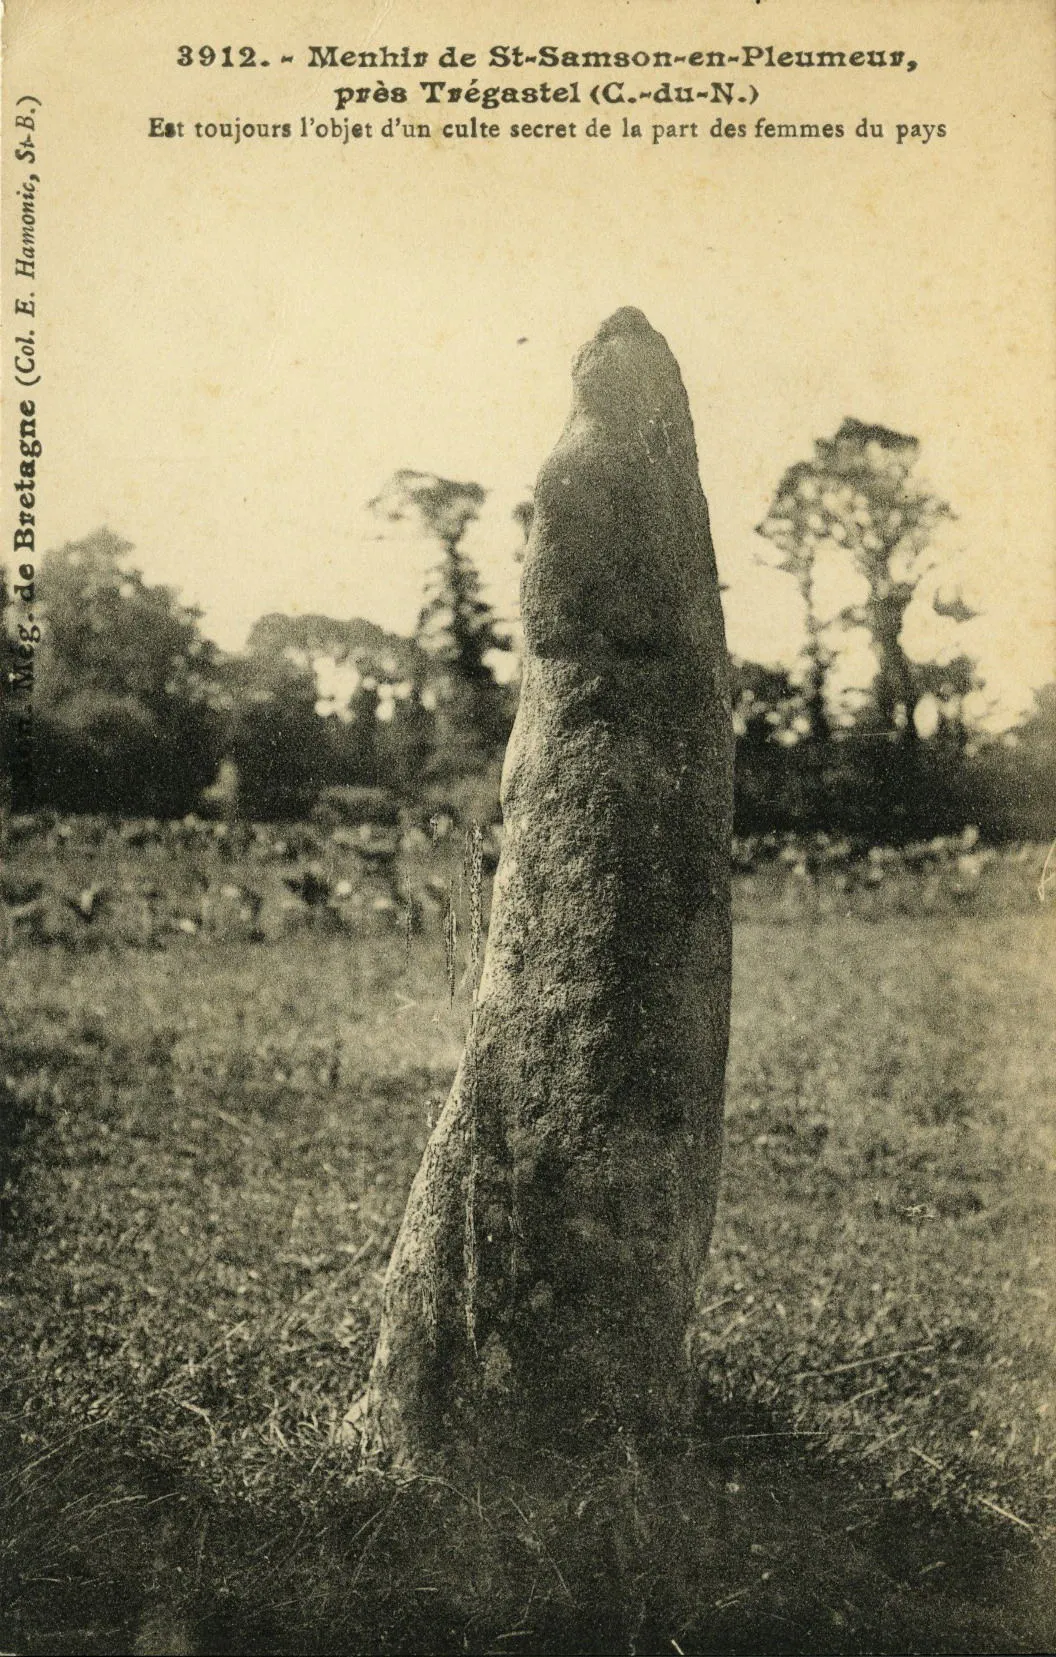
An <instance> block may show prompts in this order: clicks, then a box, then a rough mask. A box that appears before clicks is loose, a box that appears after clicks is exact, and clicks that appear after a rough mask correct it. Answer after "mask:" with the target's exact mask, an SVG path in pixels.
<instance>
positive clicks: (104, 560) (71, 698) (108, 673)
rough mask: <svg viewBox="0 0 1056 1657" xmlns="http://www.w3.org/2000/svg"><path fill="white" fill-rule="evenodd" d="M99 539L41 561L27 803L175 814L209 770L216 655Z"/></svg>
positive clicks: (115, 548)
mask: <svg viewBox="0 0 1056 1657" xmlns="http://www.w3.org/2000/svg"><path fill="white" fill-rule="evenodd" d="M131 550H132V549H131V547H130V546H129V544H128V543H127V542H125V541H122V540H120V539H119V538H118V537H117V536H116V535H113V534H112V533H111V532H110V531H109V530H106V529H102V530H99V531H97V532H96V533H95V534H94V535H90V536H88V537H86V538H85V539H84V540H82V541H75V542H70V543H68V544H67V545H66V546H63V547H60V548H58V549H57V550H55V551H52V552H49V553H46V554H45V556H44V558H43V559H42V560H41V564H40V568H39V571H38V577H37V588H38V595H39V600H40V605H39V609H40V613H41V615H42V617H43V622H42V627H43V639H42V643H41V646H40V650H39V654H38V662H39V672H38V675H37V691H36V697H37V714H38V717H39V720H40V722H41V749H42V752H41V755H40V764H39V767H38V794H39V796H40V797H41V798H42V799H45V798H46V799H47V801H48V802H49V803H51V804H55V805H60V806H63V807H65V808H67V809H71V810H94V811H100V810H101V811H106V810H124V811H136V812H148V813H151V814H154V815H158V816H163V815H173V814H178V813H181V812H183V811H186V810H188V809H189V808H190V806H191V805H192V804H193V803H194V802H195V800H196V799H197V797H198V794H199V793H200V791H201V789H202V788H203V787H204V786H205V784H206V783H207V782H208V781H209V780H210V777H211V776H212V775H213V773H214V772H215V769H216V763H217V757H218V747H217V742H218V727H217V721H216V712H215V706H214V698H213V689H214V682H215V671H216V651H215V648H214V647H213V646H212V645H211V644H210V643H209V642H208V641H207V640H206V639H204V638H203V637H202V635H201V633H200V631H199V626H198V622H199V612H198V611H197V610H194V609H191V608H188V607H187V606H185V605H183V604H181V603H180V602H179V600H178V598H177V596H176V594H175V593H174V592H173V591H172V590H171V589H170V588H168V587H164V586H152V585H150V584H148V583H147V582H146V581H145V580H144V578H143V576H142V574H141V573H140V571H139V570H137V569H134V568H132V567H130V566H129V565H128V564H127V562H126V559H127V555H128V553H129V552H131Z"/></svg>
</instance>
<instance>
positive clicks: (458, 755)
mask: <svg viewBox="0 0 1056 1657" xmlns="http://www.w3.org/2000/svg"><path fill="white" fill-rule="evenodd" d="M485 499H486V492H485V490H484V489H482V488H481V486H480V485H479V484H478V483H457V482H454V481H453V480H452V479H450V478H441V477H436V476H435V475H433V474H432V473H425V472H414V471H408V470H404V471H399V472H396V473H395V474H394V476H393V477H392V478H391V479H390V480H389V482H388V483H387V484H386V486H385V488H384V489H383V490H382V492H381V494H380V495H378V496H377V497H376V498H375V499H374V500H372V501H371V502H370V503H369V504H370V507H371V510H372V511H374V512H376V513H378V514H379V515H381V516H384V517H386V518H388V519H389V520H390V522H401V521H404V520H406V519H407V518H412V519H416V520H417V521H418V522H419V523H420V524H421V526H422V528H424V530H425V531H426V533H427V534H428V535H430V536H431V537H433V538H434V539H435V540H437V541H439V543H440V546H441V549H442V556H441V560H440V563H439V564H438V565H437V567H436V569H435V570H434V572H433V574H432V577H431V579H430V583H429V587H428V589H427V593H426V601H425V603H424V604H423V606H422V609H421V611H420V612H419V616H418V622H417V625H416V627H415V632H414V643H415V646H416V648H417V649H418V651H419V653H420V663H419V668H418V675H417V679H416V685H415V689H416V693H417V699H418V702H419V703H420V705H421V706H422V707H423V708H426V709H430V708H431V709H432V710H434V711H435V715H436V733H435V746H434V750H433V754H432V758H431V761H430V765H429V769H428V776H429V779H430V780H432V781H441V782H448V781H452V780H454V779H457V778H459V777H465V776H468V775H472V774H474V773H476V772H478V771H480V770H481V769H483V768H484V766H486V764H487V762H488V760H489V759H490V758H492V757H493V756H494V754H495V753H496V752H497V751H498V749H500V748H501V747H502V745H503V743H504V742H505V740H506V737H507V735H508V732H509V726H510V720H511V717H512V713H511V708H510V699H509V696H508V694H507V693H506V692H505V691H504V689H503V687H502V686H501V685H499V684H498V683H497V682H496V679H495V674H494V672H493V669H492V666H491V664H490V663H489V661H488V656H489V655H490V654H491V652H493V651H496V650H506V649H508V648H509V643H510V641H509V639H508V638H507V636H506V635H505V634H504V633H502V632H500V630H499V628H498V625H497V623H496V621H495V618H494V615H493V612H492V609H491V606H490V605H489V604H488V603H487V602H486V601H485V599H484V598H483V597H482V596H481V584H480V576H479V574H478V572H477V570H476V567H475V566H474V564H473V561H472V559H471V558H470V557H469V554H468V553H467V552H466V551H465V549H464V547H463V545H462V543H463V540H464V537H465V534H466V531H467V529H468V528H469V526H470V524H471V523H473V522H474V521H475V520H476V519H477V518H478V517H479V514H480V509H481V507H482V506H483V504H484V501H485Z"/></svg>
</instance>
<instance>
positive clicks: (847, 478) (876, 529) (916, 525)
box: [757, 419, 973, 745]
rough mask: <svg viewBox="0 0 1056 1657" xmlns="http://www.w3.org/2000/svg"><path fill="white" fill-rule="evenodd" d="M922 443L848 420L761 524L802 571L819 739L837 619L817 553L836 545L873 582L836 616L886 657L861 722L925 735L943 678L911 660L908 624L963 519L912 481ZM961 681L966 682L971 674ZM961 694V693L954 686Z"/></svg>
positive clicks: (787, 485)
mask: <svg viewBox="0 0 1056 1657" xmlns="http://www.w3.org/2000/svg"><path fill="white" fill-rule="evenodd" d="M919 448H920V445H919V443H918V440H917V439H916V438H915V437H908V436H904V435H903V434H902V433H901V432H896V431H892V430H890V429H889V428H888V427H886V426H876V425H865V424H863V422H862V421H860V420H852V419H848V420H844V422H843V424H842V425H841V426H840V428H839V430H838V431H837V433H836V435H835V437H833V438H829V439H822V440H820V441H818V442H816V443H815V445H814V458H813V460H810V461H800V462H798V463H797V464H796V465H794V466H791V467H790V468H789V469H788V471H787V472H786V473H785V475H784V477H783V478H782V479H781V482H780V484H779V486H778V490H777V494H776V495H775V497H774V501H773V504H772V505H771V507H770V510H769V512H768V514H767V516H766V518H765V519H764V520H763V522H762V523H761V524H760V525H759V526H758V531H757V532H758V533H759V534H760V535H762V536H764V537H765V538H766V539H767V540H769V541H771V542H772V543H773V544H774V545H775V546H776V547H777V548H778V550H779V551H780V553H781V562H780V564H779V565H778V568H780V569H782V570H785V571H787V572H788V573H789V574H790V575H792V576H793V577H794V579H795V580H796V582H797V585H798V587H799V590H800V593H801V595H802V597H803V600H804V604H805V606H806V627H807V644H806V650H805V654H806V657H807V662H808V669H807V704H808V708H809V712H810V725H811V733H812V735H814V736H817V737H823V736H824V735H825V734H827V728H828V713H827V709H826V683H827V680H828V677H829V671H830V669H831V666H832V662H833V656H834V651H833V646H832V638H831V630H830V624H829V623H828V622H827V621H826V619H825V618H824V617H822V616H820V615H819V613H818V607H817V603H816V573H817V557H818V552H819V549H820V548H821V547H822V546H823V545H825V544H826V543H828V544H830V545H832V544H834V545H836V546H839V547H842V548H844V549H845V551H846V553H847V555H848V558H849V560H850V563H851V565H852V567H853V569H854V570H855V571H856V573H857V574H858V576H859V577H860V578H862V579H863V581H864V583H865V589H866V596H865V597H864V598H863V599H862V600H861V601H860V602H858V603H854V604H850V605H847V606H845V607H844V608H843V609H842V610H841V611H840V612H839V614H838V615H837V617H836V618H835V621H836V624H837V625H840V626H843V627H865V628H866V629H867V630H868V632H869V636H870V640H871V643H872V647H873V651H874V654H875V657H876V664H877V666H876V675H875V678H874V681H873V684H872V686H871V689H870V696H869V703H868V707H867V710H866V712H865V715H864V718H863V719H860V720H859V724H865V725H868V726H870V727H871V728H872V729H873V730H875V731H878V732H881V733H884V734H887V735H893V736H895V737H897V739H898V740H899V741H900V742H902V743H905V744H908V745H912V744H913V743H914V742H915V741H916V738H917V736H918V731H917V725H916V721H915V717H914V716H915V714H916V710H917V706H918V704H919V702H920V700H921V697H922V696H923V695H925V694H927V693H931V694H933V690H932V685H933V683H934V682H935V676H934V675H933V674H931V675H930V676H929V672H922V670H921V667H920V665H919V664H917V663H915V662H913V661H912V660H911V659H910V658H909V657H908V656H907V654H906V651H905V648H904V646H903V643H902V631H903V623H904V621H905V615H906V611H907V609H908V608H909V605H910V604H911V602H912V601H913V599H914V598H915V597H916V596H917V594H918V592H919V589H920V587H921V583H922V582H923V580H924V578H925V576H926V575H927V574H929V573H930V572H931V571H933V570H934V568H935V564H934V561H933V560H931V559H929V556H928V554H929V550H930V546H931V541H932V537H933V534H934V531H935V529H936V527H937V526H938V524H939V523H940V521H941V520H942V519H944V518H951V517H952V516H953V514H952V512H951V510H950V507H949V506H948V505H947V503H946V502H945V501H942V500H939V499H938V498H937V496H935V495H933V494H931V493H930V492H929V491H928V490H927V489H925V488H924V487H923V486H922V485H920V484H919V483H918V482H917V481H916V480H915V479H914V478H913V477H912V475H911V474H912V470H913V467H914V465H915V463H916V460H917V455H918V452H919ZM934 607H935V609H936V611H937V612H938V613H939V614H940V615H946V616H949V617H951V618H952V619H954V620H967V619H968V618H969V617H970V616H971V615H972V614H973V612H972V611H971V610H969V609H968V607H967V606H966V605H965V604H964V603H963V601H962V600H961V599H959V598H955V599H953V600H951V601H944V600H943V599H941V598H940V597H938V596H936V598H935V600H934ZM954 679H955V680H956V684H960V683H961V682H962V681H963V674H961V675H959V676H958V675H955V676H954ZM952 684H954V680H951V685H952ZM951 694H952V695H954V696H957V695H958V694H959V693H958V692H957V690H956V688H955V687H954V689H953V690H952V691H951ZM961 700H962V702H963V697H962V698H961Z"/></svg>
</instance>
